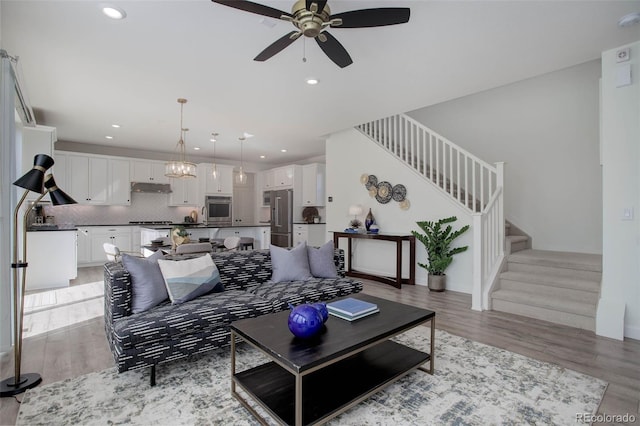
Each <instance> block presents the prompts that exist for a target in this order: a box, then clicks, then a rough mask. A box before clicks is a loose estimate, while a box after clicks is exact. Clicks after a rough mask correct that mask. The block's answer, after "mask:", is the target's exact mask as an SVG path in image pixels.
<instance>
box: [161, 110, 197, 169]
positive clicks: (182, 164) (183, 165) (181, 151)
mask: <svg viewBox="0 0 640 426" xmlns="http://www.w3.org/2000/svg"><path fill="white" fill-rule="evenodd" d="M178 103H179V104H180V139H179V140H178V144H177V145H176V156H177V157H178V159H177V160H171V161H169V162H168V163H165V164H164V175H165V176H167V177H170V178H186V177H189V178H191V177H196V168H197V166H196V165H195V164H194V163H191V162H189V161H187V159H186V154H185V143H184V140H185V136H186V132H187V131H188V130H189V129H185V128H184V127H182V112H183V109H184V104H186V103H187V100H186V99H183V98H178Z"/></svg>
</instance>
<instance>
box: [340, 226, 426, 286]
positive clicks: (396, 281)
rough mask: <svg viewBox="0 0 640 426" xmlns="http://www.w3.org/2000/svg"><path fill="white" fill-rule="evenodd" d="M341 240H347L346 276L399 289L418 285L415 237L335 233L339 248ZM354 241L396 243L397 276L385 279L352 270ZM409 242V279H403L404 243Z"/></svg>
mask: <svg viewBox="0 0 640 426" xmlns="http://www.w3.org/2000/svg"><path fill="white" fill-rule="evenodd" d="M340 238H346V239H347V253H346V256H345V257H346V259H347V265H346V266H347V268H346V274H347V275H348V276H350V277H357V278H365V279H368V280H374V281H379V282H381V283H385V284H390V285H392V286H394V287H397V288H402V284H411V285H413V284H415V283H416V237H414V236H413V235H395V234H358V233H355V232H334V233H333V245H334V247H335V248H338V243H339V241H340ZM354 239H366V240H382V241H392V242H395V243H396V276H395V277H384V276H379V275H372V274H367V273H365V272H360V271H356V270H355V269H353V268H351V243H352V241H353V240H354ZM403 241H408V242H409V278H402V242H403Z"/></svg>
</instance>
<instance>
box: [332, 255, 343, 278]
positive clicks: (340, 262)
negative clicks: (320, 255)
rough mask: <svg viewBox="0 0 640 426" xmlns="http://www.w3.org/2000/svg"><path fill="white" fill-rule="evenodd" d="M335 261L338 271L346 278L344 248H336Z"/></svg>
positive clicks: (339, 274) (340, 275)
mask: <svg viewBox="0 0 640 426" xmlns="http://www.w3.org/2000/svg"><path fill="white" fill-rule="evenodd" d="M333 261H334V262H335V264H336V271H337V272H338V276H339V277H343V278H344V276H345V270H344V250H343V249H341V248H337V249H334V251H333Z"/></svg>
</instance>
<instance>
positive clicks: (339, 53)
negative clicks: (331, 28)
mask: <svg viewBox="0 0 640 426" xmlns="http://www.w3.org/2000/svg"><path fill="white" fill-rule="evenodd" d="M322 34H324V36H325V37H326V39H327V41H324V42H323V41H320V40H319V38H318V37H316V42H317V43H318V46H320V49H322V51H323V52H324V53H326V55H327V56H328V57H329V59H331V60H332V61H333V62H335V63H336V65H337V66H339V67H340V68H344V67H346V66H349V65H351V64H352V63H353V61H352V60H351V56H349V53H347V50H346V49H345V48H344V46H342V44H340V42H339V41H338V40H336V38H335V37H334V36H332V35H331V34H329V33H328V32H327V31H323V32H322Z"/></svg>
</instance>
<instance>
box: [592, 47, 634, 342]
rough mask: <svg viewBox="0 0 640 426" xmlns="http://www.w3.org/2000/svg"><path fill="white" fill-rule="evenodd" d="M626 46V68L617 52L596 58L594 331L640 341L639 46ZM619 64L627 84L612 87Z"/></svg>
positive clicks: (610, 52) (609, 52)
mask: <svg viewBox="0 0 640 426" xmlns="http://www.w3.org/2000/svg"><path fill="white" fill-rule="evenodd" d="M628 47H630V49H631V55H630V57H631V60H630V61H629V62H626V63H622V64H619V63H617V62H616V52H617V51H618V50H619V49H613V50H609V51H606V52H604V53H603V54H602V182H603V208H602V215H603V227H602V228H603V257H602V261H603V274H602V290H601V299H600V308H599V310H598V317H597V323H596V332H597V333H598V334H602V335H606V336H609V337H614V338H618V339H620V338H622V333H623V332H624V335H625V336H627V337H632V338H635V339H640V247H639V244H640V227H639V221H638V215H640V150H639V148H638V144H639V143H640V60H639V58H640V41H639V42H636V43H633V44H631V45H629V46H628ZM625 64H631V67H632V78H633V80H632V82H633V83H632V84H631V85H629V86H625V87H616V72H617V71H618V69H619V68H620V66H621V65H622V66H624V65H625ZM625 208H632V209H633V212H634V216H633V219H632V220H622V214H623V210H624V209H625ZM625 306H626V312H625V314H624V326H623V325H622V324H621V323H620V319H621V318H622V312H623V311H624V310H625ZM623 328H624V331H623Z"/></svg>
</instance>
